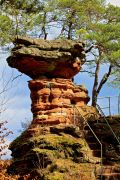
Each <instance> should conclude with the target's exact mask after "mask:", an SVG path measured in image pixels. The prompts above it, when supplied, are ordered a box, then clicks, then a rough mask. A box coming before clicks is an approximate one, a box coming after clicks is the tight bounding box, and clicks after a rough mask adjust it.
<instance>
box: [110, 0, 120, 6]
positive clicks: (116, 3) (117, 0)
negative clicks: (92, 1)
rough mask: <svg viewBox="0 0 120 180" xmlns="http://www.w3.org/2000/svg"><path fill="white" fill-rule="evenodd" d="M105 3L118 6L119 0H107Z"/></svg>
mask: <svg viewBox="0 0 120 180" xmlns="http://www.w3.org/2000/svg"><path fill="white" fill-rule="evenodd" d="M107 2H108V3H110V4H113V5H116V6H120V0H107Z"/></svg>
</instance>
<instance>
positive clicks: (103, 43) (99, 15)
mask: <svg viewBox="0 0 120 180" xmlns="http://www.w3.org/2000/svg"><path fill="white" fill-rule="evenodd" d="M54 27H55V28H56V31H58V29H59V31H60V33H59V35H58V37H55V38H67V39H80V40H81V39H82V40H85V42H86V45H87V46H88V48H89V47H90V46H92V45H95V48H92V51H91V52H92V55H93V54H94V55H95V56H94V60H95V63H94V65H93V66H95V65H96V59H98V56H99V55H100V56H99V60H100V63H109V64H112V66H113V67H115V68H119V67H120V63H119V57H120V52H119V49H120V38H119V37H120V31H119V29H120V7H116V6H113V5H107V6H106V0H44V1H43V0H30V1H27V0H16V1H15V0H7V1H6V0H3V1H1V14H0V44H1V45H3V44H5V43H8V42H11V41H12V38H13V37H15V35H23V36H26V35H29V36H34V37H40V38H44V39H46V38H47V37H48V34H49V33H50V32H52V33H53V28H54ZM96 57H97V58H96ZM88 68H89V67H88ZM113 72H114V71H113ZM93 74H94V69H93ZM115 75H116V74H115Z"/></svg>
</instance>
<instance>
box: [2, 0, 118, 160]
mask: <svg viewBox="0 0 120 180" xmlns="http://www.w3.org/2000/svg"><path fill="white" fill-rule="evenodd" d="M108 2H110V3H112V4H114V5H119V6H120V1H119V0H108ZM0 54H1V56H0V92H1V91H2V90H3V88H4V87H7V89H6V88H5V89H6V92H5V93H3V94H1V93H0V111H2V113H1V115H0V120H1V121H2V120H7V121H8V124H7V127H8V128H9V129H10V130H12V131H13V134H12V135H10V136H9V137H8V138H7V141H8V144H9V142H11V141H12V140H13V139H15V138H16V137H17V136H19V135H20V134H21V130H22V127H21V123H22V122H30V121H31V120H32V113H31V110H30V109H31V100H30V91H29V88H28V81H29V80H30V78H29V77H28V76H26V75H22V76H20V75H21V73H20V72H18V71H17V70H15V69H12V68H10V67H8V65H7V63H6V58H7V57H8V56H9V54H8V53H1V52H0ZM104 70H106V67H102V69H101V72H100V74H101V76H102V74H103V72H104ZM16 77H17V78H16ZM13 78H14V80H13V81H12V82H11V79H13ZM9 81H10V83H9ZM75 83H76V84H83V85H85V86H86V88H87V89H88V91H89V96H90V97H91V94H92V86H93V79H92V77H91V78H90V77H89V76H88V74H87V73H79V74H78V75H76V76H75ZM6 84H8V85H7V86H6ZM119 93H120V89H113V88H112V87H110V86H108V85H105V86H104V87H103V89H102V91H101V93H100V95H99V96H100V97H103V96H106V95H107V96H113V98H112V100H111V109H112V112H111V113H112V114H116V113H117V107H118V106H117V105H118V104H117V103H118V100H117V97H116V96H118V95H119ZM1 104H3V105H1ZM99 104H100V105H101V106H102V107H106V106H108V99H107V98H106V99H104V100H103V99H100V100H99ZM105 112H106V114H108V113H109V112H108V109H106V110H105ZM9 153H10V152H9ZM7 157H9V156H7Z"/></svg>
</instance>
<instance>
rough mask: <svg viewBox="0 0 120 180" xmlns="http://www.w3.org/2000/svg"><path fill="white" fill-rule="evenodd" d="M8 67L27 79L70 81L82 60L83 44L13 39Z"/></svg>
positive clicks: (83, 53)
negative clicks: (42, 78) (22, 74)
mask: <svg viewBox="0 0 120 180" xmlns="http://www.w3.org/2000/svg"><path fill="white" fill-rule="evenodd" d="M14 43H15V44H16V46H15V48H13V50H12V55H11V56H10V57H9V58H8V59H7V61H8V64H9V66H11V67H13V68H16V69H18V70H19V71H20V72H22V73H24V74H26V75H28V76H30V77H31V78H33V79H35V78H37V79H38V78H40V77H42V76H45V77H47V78H50V77H51V78H53V77H54V78H66V79H69V78H72V77H73V76H74V75H76V74H77V73H78V72H79V71H80V69H81V65H82V64H83V63H84V60H85V52H84V43H82V42H80V41H72V40H42V39H31V38H27V37H19V36H18V37H17V38H16V39H15V42H14Z"/></svg>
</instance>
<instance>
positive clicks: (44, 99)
mask: <svg viewBox="0 0 120 180" xmlns="http://www.w3.org/2000/svg"><path fill="white" fill-rule="evenodd" d="M14 43H15V47H14V48H13V49H12V53H11V56H10V57H9V58H8V59H7V62H8V64H9V66H11V67H13V68H16V69H18V70H19V71H20V72H22V73H24V74H26V75H28V76H29V77H31V78H32V79H33V80H31V81H29V88H30V90H31V100H32V105H31V111H32V113H33V123H35V124H47V125H56V124H73V106H74V105H76V106H79V107H81V106H84V105H86V104H87V103H88V101H89V97H88V92H87V90H86V89H85V88H84V87H82V86H78V85H75V84H74V83H73V82H72V78H73V76H74V75H76V74H77V73H78V72H79V71H80V69H81V66H82V64H83V63H84V60H85V51H84V43H82V42H80V41H72V40H43V39H32V38H28V37H20V36H18V37H17V38H16V39H15V42H14Z"/></svg>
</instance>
